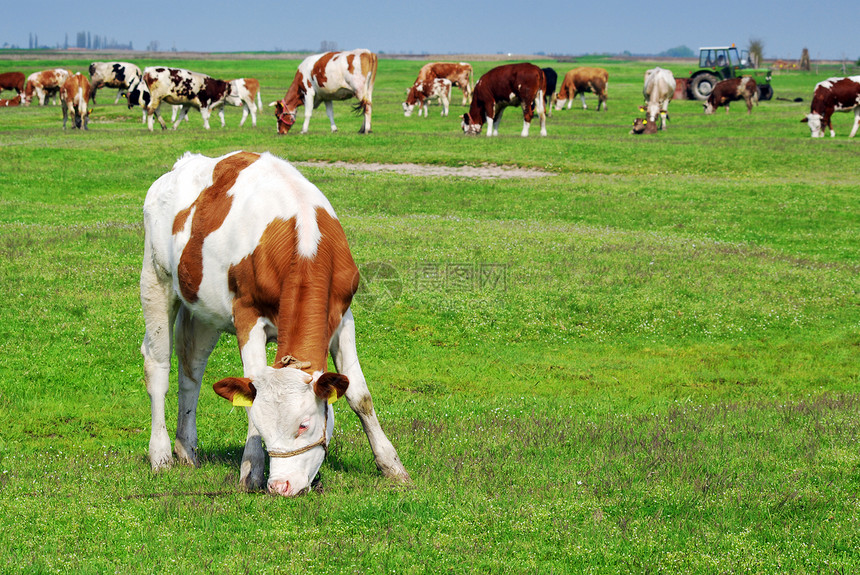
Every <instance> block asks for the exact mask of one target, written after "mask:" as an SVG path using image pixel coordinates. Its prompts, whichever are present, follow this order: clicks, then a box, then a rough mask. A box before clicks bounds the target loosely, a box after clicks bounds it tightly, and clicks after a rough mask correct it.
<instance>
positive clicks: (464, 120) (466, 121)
mask: <svg viewBox="0 0 860 575" xmlns="http://www.w3.org/2000/svg"><path fill="white" fill-rule="evenodd" d="M463 122H465V123H466V125H469V113H468V112H466V113H465V114H463Z"/></svg>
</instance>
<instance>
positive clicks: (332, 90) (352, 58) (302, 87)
mask: <svg viewBox="0 0 860 575" xmlns="http://www.w3.org/2000/svg"><path fill="white" fill-rule="evenodd" d="M376 67H377V57H376V54H374V53H373V52H371V51H370V50H352V51H351V52H326V53H325V54H314V55H313V56H308V57H307V58H305V59H304V60H303V61H302V63H301V64H299V69H298V70H297V71H296V75H295V77H294V78H293V83H292V84H290V87H289V89H288V90H287V93H286V94H284V97H283V99H282V100H280V101H278V102H274V106H275V117H276V118H277V120H278V133H279V134H286V133H287V132H289V131H290V128H292V127H293V124H295V123H296V112H297V111H298V109H299V106H304V107H305V121H304V125H303V126H302V134H307V132H308V126H309V125H310V122H311V114H312V113H313V110H314V109H316V108H317V106H319V105H320V104H321V103H323V102H325V111H326V114H327V115H328V119H329V122H330V123H331V131H332V132H337V126H335V124H334V105H333V104H332V102H334V101H335V100H347V99H349V98H355V99H357V100H358V105H357V106H356V107H355V110H356V111H361V112H363V114H364V122H363V123H362V125H361V128H360V129H359V130H358V133H359V134H368V133H370V120H371V116H372V112H373V84H374V82H375V81H376Z"/></svg>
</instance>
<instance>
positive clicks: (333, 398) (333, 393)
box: [328, 389, 337, 405]
mask: <svg viewBox="0 0 860 575" xmlns="http://www.w3.org/2000/svg"><path fill="white" fill-rule="evenodd" d="M335 401H337V390H336V389H333V390H331V395H329V396H328V404H329V405H331V404H332V403H334V402H335Z"/></svg>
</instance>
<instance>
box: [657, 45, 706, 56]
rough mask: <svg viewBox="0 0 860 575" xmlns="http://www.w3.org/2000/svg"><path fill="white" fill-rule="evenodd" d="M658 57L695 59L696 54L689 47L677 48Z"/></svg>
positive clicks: (661, 53) (670, 49)
mask: <svg viewBox="0 0 860 575" xmlns="http://www.w3.org/2000/svg"><path fill="white" fill-rule="evenodd" d="M657 55H658V56H662V57H664V58H693V57H695V56H696V53H695V52H693V50H692V49H691V48H690V47H689V46H675V47H674V48H669V49H668V50H666V51H665V52H660V53H659V54H657Z"/></svg>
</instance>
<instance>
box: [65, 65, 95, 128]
mask: <svg viewBox="0 0 860 575" xmlns="http://www.w3.org/2000/svg"><path fill="white" fill-rule="evenodd" d="M89 99H90V81H89V80H87V77H86V76H84V75H83V74H74V75H72V76H69V78H68V80H66V81H65V82H64V83H63V87H62V88H60V104H62V106H63V129H64V130H65V129H66V120H68V118H69V110H70V109H71V110H72V116H73V117H74V122H75V128H78V129H80V128H81V127H83V129H84V130H88V129H89V128H87V123H88V122H89V117H90V112H89V110H87V102H88V101H89Z"/></svg>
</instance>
